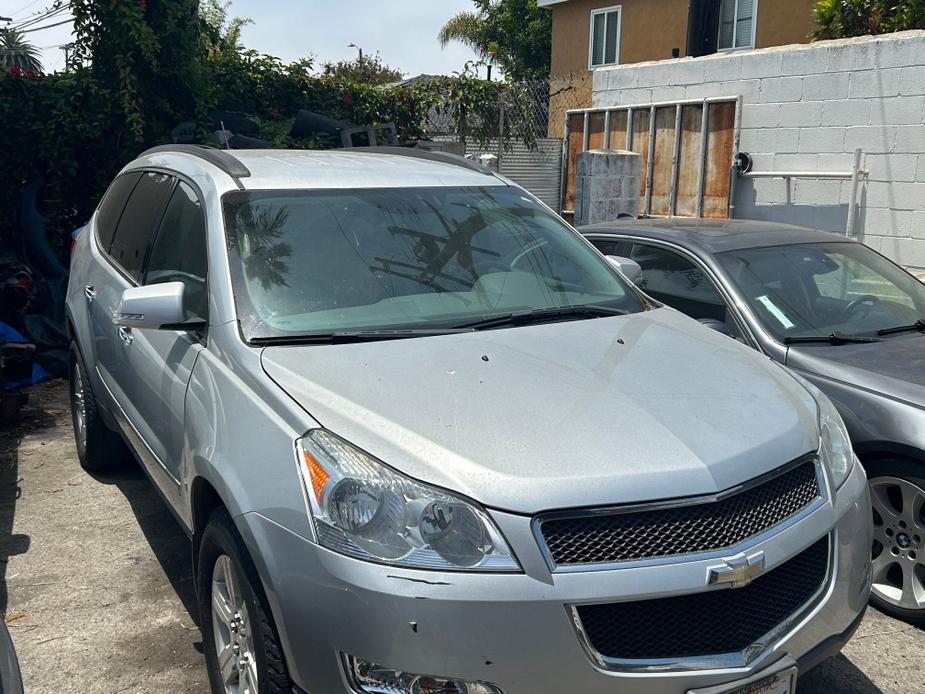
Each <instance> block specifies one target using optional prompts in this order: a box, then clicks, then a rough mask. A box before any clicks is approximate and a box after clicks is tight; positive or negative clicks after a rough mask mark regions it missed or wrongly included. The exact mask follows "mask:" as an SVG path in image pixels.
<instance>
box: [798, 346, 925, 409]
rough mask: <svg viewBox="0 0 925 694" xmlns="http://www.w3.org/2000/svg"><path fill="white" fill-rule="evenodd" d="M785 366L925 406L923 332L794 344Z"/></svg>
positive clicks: (924, 348)
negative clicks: (875, 339) (868, 339)
mask: <svg viewBox="0 0 925 694" xmlns="http://www.w3.org/2000/svg"><path fill="white" fill-rule="evenodd" d="M787 366H792V367H793V368H795V369H800V370H802V371H808V372H810V373H814V374H818V375H819V376H823V377H825V378H829V379H832V380H835V381H841V382H842V383H847V384H848V385H852V386H856V387H858V388H863V389H864V390H869V391H873V392H875V393H882V394H883V395H886V396H887V397H890V398H894V399H896V400H902V401H904V402H908V403H911V404H913V405H917V406H919V407H925V335H922V334H921V333H918V332H912V333H900V334H898V335H892V336H885V337H884V338H883V339H882V340H881V341H880V342H863V343H848V344H844V345H837V346H835V345H799V346H797V345H794V346H792V347H790V349H789V350H788V351H787Z"/></svg>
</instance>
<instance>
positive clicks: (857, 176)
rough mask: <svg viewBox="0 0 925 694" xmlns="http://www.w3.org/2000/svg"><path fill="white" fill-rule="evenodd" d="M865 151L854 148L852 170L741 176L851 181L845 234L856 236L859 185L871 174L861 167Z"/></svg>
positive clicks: (748, 174)
mask: <svg viewBox="0 0 925 694" xmlns="http://www.w3.org/2000/svg"><path fill="white" fill-rule="evenodd" d="M863 157H864V152H863V151H862V150H861V149H856V150H854V164H853V166H852V167H851V171H749V172H748V173H740V174H739V176H740V177H741V178H786V179H791V178H816V179H822V180H831V179H834V180H844V181H848V180H850V181H851V196H850V197H849V199H848V223H847V225H846V227H845V236H848V237H854V227H855V223H856V221H857V209H858V186H859V185H860V182H861V179H862V178H867V176H869V175H870V171H869V170H868V169H862V168H861V162H862V160H863Z"/></svg>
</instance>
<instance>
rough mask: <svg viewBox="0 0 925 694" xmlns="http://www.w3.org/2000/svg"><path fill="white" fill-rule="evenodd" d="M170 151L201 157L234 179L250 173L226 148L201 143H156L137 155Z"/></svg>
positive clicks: (245, 176) (244, 176)
mask: <svg viewBox="0 0 925 694" xmlns="http://www.w3.org/2000/svg"><path fill="white" fill-rule="evenodd" d="M171 152H172V153H175V154H189V155H191V156H194V157H197V158H199V159H202V160H203V161H207V162H209V163H210V164H212V165H213V166H216V167H218V168H219V169H221V170H222V171H224V172H225V173H226V174H228V175H229V176H231V177H232V178H235V179H237V178H247V177H248V176H250V175H251V172H250V169H248V168H247V167H246V166H244V164H243V163H241V160H240V159H237V158H236V157H234V156H232V155H231V154H229V153H228V152H227V151H226V150H224V149H214V148H212V147H205V146H203V145H184V144H174V145H158V146H157V147H152V148H151V149H148V150H145V151H144V152H142V153H141V154H139V155H138V156H140V157H143V156H145V155H148V154H158V153H171Z"/></svg>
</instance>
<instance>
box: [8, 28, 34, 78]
mask: <svg viewBox="0 0 925 694" xmlns="http://www.w3.org/2000/svg"><path fill="white" fill-rule="evenodd" d="M39 55H40V54H39V49H38V48H36V47H35V46H33V45H32V44H31V43H29V41H27V40H26V38H25V37H24V36H23V34H22V33H21V32H19V31H17V30H16V29H0V67H4V68H6V69H8V70H10V69H13V68H18V69H20V70H22V71H23V72H25V71H26V70H31V71H32V72H41V71H42V61H41V60H40V59H39Z"/></svg>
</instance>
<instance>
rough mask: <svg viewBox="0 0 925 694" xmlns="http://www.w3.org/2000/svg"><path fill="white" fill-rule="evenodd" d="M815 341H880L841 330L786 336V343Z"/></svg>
mask: <svg viewBox="0 0 925 694" xmlns="http://www.w3.org/2000/svg"><path fill="white" fill-rule="evenodd" d="M814 342H823V343H828V344H830V345H846V344H848V343H849V342H880V340H878V339H877V338H876V337H862V336H861V335H845V334H844V333H840V332H837V331H836V332H833V333H829V334H828V335H806V336H802V337H800V336H796V337H785V338H784V344H785V345H798V344H803V343H806V344H810V343H814Z"/></svg>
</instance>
